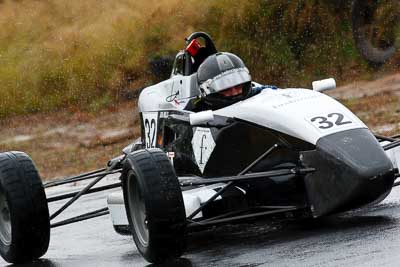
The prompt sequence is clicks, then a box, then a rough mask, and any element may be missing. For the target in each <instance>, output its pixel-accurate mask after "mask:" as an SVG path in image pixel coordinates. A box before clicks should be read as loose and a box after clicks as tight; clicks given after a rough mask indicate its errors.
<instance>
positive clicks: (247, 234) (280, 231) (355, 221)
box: [187, 215, 398, 254]
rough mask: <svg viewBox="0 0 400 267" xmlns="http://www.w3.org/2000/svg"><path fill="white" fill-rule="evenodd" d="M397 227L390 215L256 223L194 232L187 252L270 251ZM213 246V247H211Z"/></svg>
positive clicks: (190, 236) (342, 216)
mask: <svg viewBox="0 0 400 267" xmlns="http://www.w3.org/2000/svg"><path fill="white" fill-rule="evenodd" d="M395 224H396V225H397V224H398V221H397V220H396V219H393V218H392V217H389V216H381V215H377V216H368V215H364V216H357V215H355V216H347V215H340V216H330V217H326V218H321V219H308V220H302V221H283V222H282V221H281V222H271V221H268V220H265V221H257V222H254V223H251V224H249V223H246V224H237V225H224V226H220V227H215V228H213V229H210V230H206V231H202V232H195V233H191V234H190V235H189V240H188V244H189V248H188V251H187V252H188V253H191V254H192V253H193V254H196V253H199V252H203V251H211V250H215V251H218V250H221V251H229V250H230V249H235V248H244V247H248V248H254V247H257V248H263V247H264V248H269V247H273V246H274V245H279V244H282V243H290V242H292V241H297V240H299V239H309V238H318V237H321V238H323V237H324V236H330V235H333V234H336V233H342V234H343V236H346V235H348V238H350V237H351V236H356V235H358V234H359V232H360V231H365V230H368V232H370V234H374V233H375V234H377V235H379V233H380V232H381V231H382V230H384V229H387V228H393V227H394V225H395ZM211 245H212V246H211Z"/></svg>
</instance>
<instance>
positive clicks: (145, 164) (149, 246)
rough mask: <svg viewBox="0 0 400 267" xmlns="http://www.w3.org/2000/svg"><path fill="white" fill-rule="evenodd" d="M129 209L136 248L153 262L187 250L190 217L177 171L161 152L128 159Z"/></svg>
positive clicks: (126, 190)
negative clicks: (186, 210)
mask: <svg viewBox="0 0 400 267" xmlns="http://www.w3.org/2000/svg"><path fill="white" fill-rule="evenodd" d="M122 177H123V178H122V188H123V192H124V201H125V208H126V212H127V217H128V221H129V225H130V229H131V231H132V235H133V239H134V241H135V243H136V247H137V249H138V250H139V252H140V253H141V254H142V256H143V257H144V258H145V259H146V260H147V261H149V262H151V263H161V262H164V261H166V260H169V259H174V258H179V257H180V256H181V255H182V254H183V252H184V250H185V248H186V236H185V228H186V214H185V207H184V204H183V198H182V192H181V189H180V185H179V182H178V179H177V177H176V174H175V171H174V168H173V167H172V165H171V163H170V161H169V159H168V157H167V156H166V154H165V153H164V152H163V151H162V150H160V149H149V150H139V151H136V152H133V153H131V154H129V155H128V156H127V159H126V162H125V166H124V170H123V176H122Z"/></svg>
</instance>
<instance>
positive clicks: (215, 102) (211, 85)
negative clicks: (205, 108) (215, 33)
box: [197, 52, 251, 110]
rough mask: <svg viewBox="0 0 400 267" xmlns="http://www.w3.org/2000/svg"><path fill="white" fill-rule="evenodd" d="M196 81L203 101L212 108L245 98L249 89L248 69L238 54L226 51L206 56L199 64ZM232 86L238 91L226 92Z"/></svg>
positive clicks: (249, 77)
mask: <svg viewBox="0 0 400 267" xmlns="http://www.w3.org/2000/svg"><path fill="white" fill-rule="evenodd" d="M197 81H198V84H199V85H200V91H201V93H202V97H203V99H204V101H205V102H206V103H207V104H208V105H210V106H211V107H212V109H214V110H215V109H220V108H223V107H226V106H229V105H231V104H233V103H235V102H238V101H241V100H243V99H245V98H247V97H248V95H249V93H250V89H251V76H250V73H249V70H248V69H247V68H246V66H245V65H244V63H243V61H242V60H241V59H240V58H239V57H238V56H236V55H234V54H232V53H227V52H220V53H216V54H213V55H211V56H209V57H207V59H206V60H204V62H203V63H202V64H201V65H200V66H199V69H198V71H197ZM234 88H239V91H238V90H236V89H235V90H236V92H239V93H237V94H232V93H226V92H227V91H228V90H231V89H234Z"/></svg>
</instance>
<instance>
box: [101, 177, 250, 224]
mask: <svg viewBox="0 0 400 267" xmlns="http://www.w3.org/2000/svg"><path fill="white" fill-rule="evenodd" d="M224 185H225V184H223V183H218V184H213V185H208V186H202V187H199V188H195V189H191V190H186V191H182V197H183V202H184V205H185V212H186V216H188V215H190V214H191V213H193V212H194V211H195V210H196V209H197V208H199V207H200V205H201V204H203V203H204V202H206V201H207V200H208V199H210V197H212V196H213V195H214V194H215V192H216V190H218V189H220V188H221V187H223V186H224ZM243 193H245V192H243ZM220 199H221V196H219V197H217V198H216V199H215V200H214V201H218V200H220ZM107 204H108V209H109V211H110V215H111V221H112V223H113V225H114V226H127V225H129V222H128V218H127V216H126V211H125V205H124V197H123V193H122V191H119V192H114V193H111V194H109V195H108V197H107ZM201 217H203V214H202V212H200V213H199V214H197V215H196V216H195V217H194V219H198V218H201Z"/></svg>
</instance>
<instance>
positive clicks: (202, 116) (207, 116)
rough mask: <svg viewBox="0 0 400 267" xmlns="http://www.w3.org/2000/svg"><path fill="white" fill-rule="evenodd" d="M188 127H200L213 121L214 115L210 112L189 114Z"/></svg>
mask: <svg viewBox="0 0 400 267" xmlns="http://www.w3.org/2000/svg"><path fill="white" fill-rule="evenodd" d="M189 119H190V125H201V124H205V123H207V122H210V121H213V120H214V113H213V112H212V110H206V111H201V112H197V113H191V114H190V115H189Z"/></svg>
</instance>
